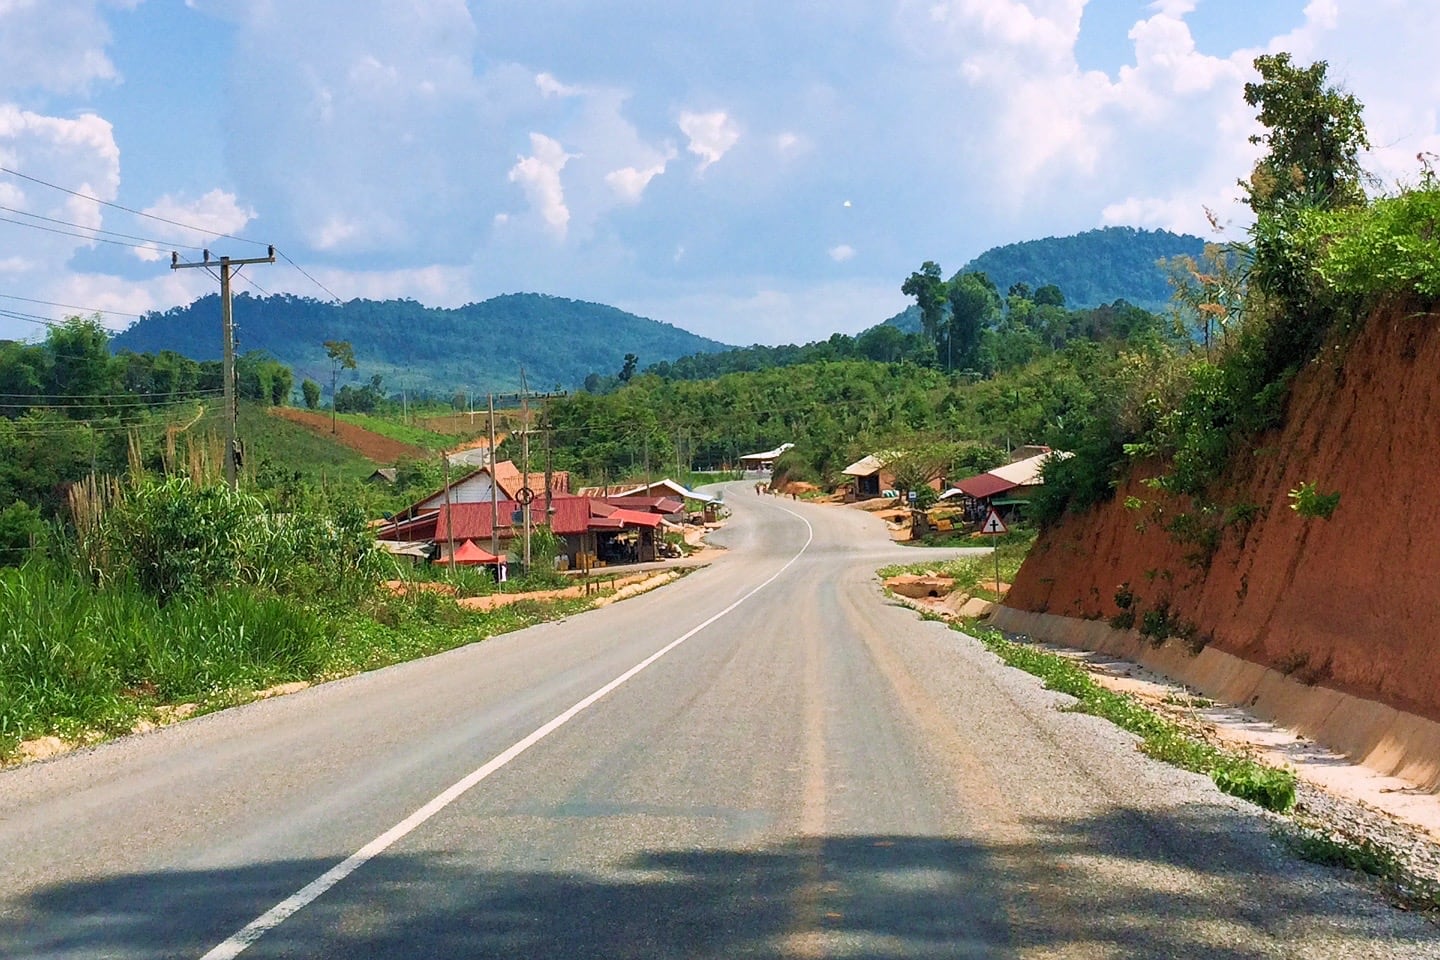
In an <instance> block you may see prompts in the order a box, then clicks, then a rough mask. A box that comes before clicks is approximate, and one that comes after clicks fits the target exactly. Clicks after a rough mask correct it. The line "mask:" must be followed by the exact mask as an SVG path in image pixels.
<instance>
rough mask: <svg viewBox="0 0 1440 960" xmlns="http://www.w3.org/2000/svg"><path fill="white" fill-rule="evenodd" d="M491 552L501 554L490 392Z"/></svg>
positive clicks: (491, 395) (498, 500)
mask: <svg viewBox="0 0 1440 960" xmlns="http://www.w3.org/2000/svg"><path fill="white" fill-rule="evenodd" d="M489 459H490V552H491V553H493V554H494V555H495V556H497V557H498V556H500V492H499V490H498V489H497V488H496V486H495V394H493V393H492V394H490V457H489Z"/></svg>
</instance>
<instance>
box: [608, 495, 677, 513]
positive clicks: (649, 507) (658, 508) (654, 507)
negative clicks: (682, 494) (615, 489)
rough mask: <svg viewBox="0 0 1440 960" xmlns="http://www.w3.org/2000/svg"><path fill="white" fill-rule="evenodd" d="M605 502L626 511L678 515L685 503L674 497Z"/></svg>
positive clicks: (635, 498)
mask: <svg viewBox="0 0 1440 960" xmlns="http://www.w3.org/2000/svg"><path fill="white" fill-rule="evenodd" d="M605 502H606V503H608V504H610V505H612V506H616V507H623V508H625V509H626V510H637V511H640V512H642V513H665V514H673V513H680V512H681V511H683V510H684V509H685V501H683V500H677V499H675V498H674V497H606V498H605Z"/></svg>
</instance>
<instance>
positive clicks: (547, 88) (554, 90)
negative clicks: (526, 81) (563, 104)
mask: <svg viewBox="0 0 1440 960" xmlns="http://www.w3.org/2000/svg"><path fill="white" fill-rule="evenodd" d="M535 86H536V87H538V88H539V90H540V92H541V93H542V94H544V95H545V96H547V97H578V96H580V95H581V94H583V93H584V92H585V88H584V87H572V86H569V85H568V84H564V83H561V82H560V81H559V80H557V79H555V77H554V75H553V74H549V73H540V74H536V75H535Z"/></svg>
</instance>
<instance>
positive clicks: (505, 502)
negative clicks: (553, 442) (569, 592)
mask: <svg viewBox="0 0 1440 960" xmlns="http://www.w3.org/2000/svg"><path fill="white" fill-rule="evenodd" d="M529 480H530V483H531V484H534V486H530V485H528V484H526V483H523V482H522V478H521V476H520V472H519V470H517V469H515V467H514V464H512V463H510V462H508V461H501V462H500V463H498V464H496V465H495V469H494V475H493V480H492V477H491V472H490V469H489V468H488V467H482V468H480V469H478V470H475V471H473V472H472V473H470V474H467V475H466V476H464V477H461V478H460V479H459V480H456V481H455V482H454V483H452V484H451V485H450V488H449V490H448V492H447V490H445V489H444V488H442V489H441V490H439V491H436V492H435V493H431V494H429V495H427V496H426V497H424V498H422V499H421V500H419V501H417V502H416V503H414V504H412V505H410V506H409V507H407V508H405V509H404V510H402V511H400V512H399V513H398V514H396V515H395V516H394V517H392V518H390V519H388V520H386V521H384V522H382V523H380V524H379V525H378V526H377V528H376V538H377V539H378V540H380V541H381V542H382V545H383V546H385V548H386V549H387V550H389V551H390V552H392V553H409V554H412V555H413V554H415V553H417V552H422V551H423V552H424V553H425V555H427V556H430V557H435V558H441V559H443V558H448V557H449V556H450V555H451V548H450V545H452V544H453V545H455V549H456V554H455V555H456V562H460V563H463V562H466V557H467V555H466V554H461V553H459V552H458V551H459V548H460V547H461V546H463V544H464V543H465V542H466V541H473V543H474V544H475V545H476V547H478V548H479V549H481V550H483V551H485V552H486V553H487V555H488V554H489V551H490V547H491V545H492V544H493V545H494V546H495V551H494V552H495V554H496V555H498V556H500V557H504V556H505V555H506V554H507V553H512V552H518V551H516V550H515V546H516V545H517V543H518V541H519V539H520V538H521V537H523V536H524V509H525V507H524V503H523V502H522V497H521V491H522V490H524V489H526V488H527V487H528V489H530V490H531V491H532V493H534V498H533V499H532V500H531V503H530V507H529V509H530V519H531V523H532V525H533V526H534V527H540V526H545V527H548V528H549V529H550V531H551V532H552V533H553V534H554V535H555V537H556V538H557V540H558V541H559V543H560V556H562V557H564V560H563V561H560V562H561V563H562V565H563V566H567V567H589V566H593V565H595V564H597V563H602V564H603V563H635V562H644V561H648V560H656V559H659V556H660V542H661V533H662V531H663V526H664V523H665V520H666V517H673V516H681V515H683V513H684V507H685V505H684V501H682V500H678V499H674V498H670V497H625V498H612V499H609V500H604V499H599V498H594V497H580V496H576V495H574V494H571V493H569V492H568V491H567V490H566V489H564V488H566V487H568V486H569V476H568V474H565V473H563V472H556V473H553V474H552V475H551V488H550V491H549V494H548V496H547V495H546V493H545V492H544V490H543V485H544V476H543V475H542V474H531V475H530V478H529ZM492 491H493V494H494V496H495V498H496V500H495V502H494V503H493V504H492V502H491V496H492ZM473 552H474V551H471V553H473ZM480 562H485V563H493V562H495V561H494V559H493V557H492V558H491V559H488V560H482V561H480Z"/></svg>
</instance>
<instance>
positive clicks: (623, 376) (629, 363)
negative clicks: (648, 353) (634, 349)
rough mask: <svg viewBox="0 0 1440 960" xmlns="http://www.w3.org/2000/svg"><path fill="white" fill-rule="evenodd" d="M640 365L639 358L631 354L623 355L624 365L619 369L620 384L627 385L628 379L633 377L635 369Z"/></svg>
mask: <svg viewBox="0 0 1440 960" xmlns="http://www.w3.org/2000/svg"><path fill="white" fill-rule="evenodd" d="M639 363H640V358H639V357H637V356H635V354H633V353H627V354H625V365H624V366H623V367H621V368H620V374H619V376H620V382H621V383H629V382H630V378H631V377H633V376H635V367H636V366H638V365H639Z"/></svg>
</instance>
